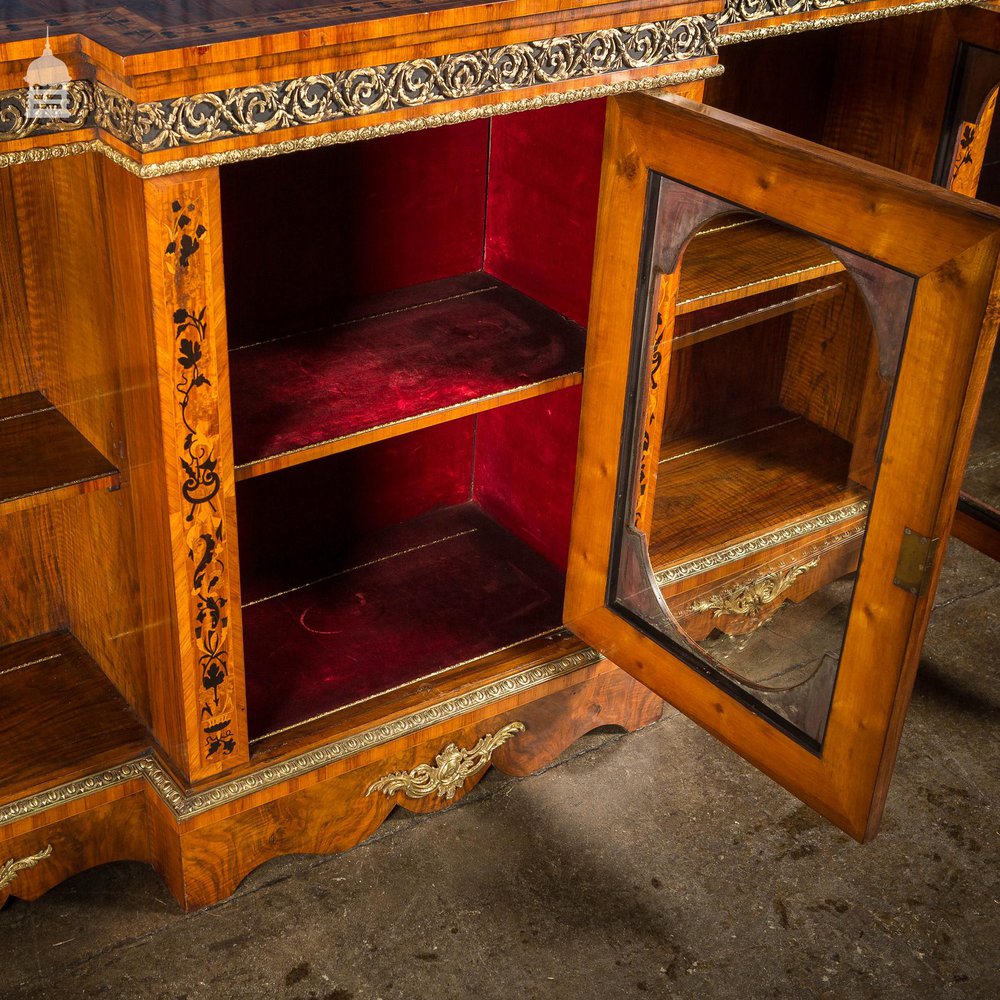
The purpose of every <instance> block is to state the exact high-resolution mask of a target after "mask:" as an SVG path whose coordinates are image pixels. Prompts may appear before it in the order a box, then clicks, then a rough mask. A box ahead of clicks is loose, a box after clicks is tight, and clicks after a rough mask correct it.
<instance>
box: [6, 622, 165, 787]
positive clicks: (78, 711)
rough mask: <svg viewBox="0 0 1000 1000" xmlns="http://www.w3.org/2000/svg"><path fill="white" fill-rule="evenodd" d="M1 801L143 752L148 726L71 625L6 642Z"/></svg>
mask: <svg viewBox="0 0 1000 1000" xmlns="http://www.w3.org/2000/svg"><path fill="white" fill-rule="evenodd" d="M0 705H3V709H4V710H3V712H2V713H0V803H7V802H11V801H14V800H15V799H19V798H23V797H25V796H27V795H33V794H34V793H36V792H38V791H41V790H42V789H44V788H52V787H54V786H56V785H60V784H63V783H64V782H67V781H73V780H75V779H77V778H83V777H86V776H88V775H91V774H96V773H98V772H100V771H103V770H106V769H107V768H109V767H114V766H115V765H117V764H121V763H124V762H125V761H127V760H131V759H133V758H134V757H136V756H138V755H139V754H141V753H142V752H143V751H144V750H146V749H147V748H148V747H149V745H150V738H149V735H148V733H147V732H146V729H145V727H144V726H143V725H142V723H140V722H139V721H138V720H137V719H136V718H135V716H134V715H132V713H131V711H129V708H128V706H127V705H126V704H125V701H124V700H123V699H122V697H121V695H119V694H118V692H117V691H116V690H115V688H114V687H113V686H112V684H111V682H110V681H109V680H108V679H107V678H106V677H105V676H104V674H103V673H102V672H101V670H100V668H99V667H98V666H97V664H96V663H94V661H93V660H92V659H91V658H90V657H89V656H88V655H87V652H86V651H85V650H84V648H83V647H82V646H81V645H80V644H79V643H78V642H77V641H76V639H74V638H73V636H71V635H69V634H68V633H65V632H60V633H51V634H48V635H43V636H38V637H36V638H34V639H26V640H24V641H23V642H18V643H14V644H13V645H9V646H5V647H3V648H0Z"/></svg>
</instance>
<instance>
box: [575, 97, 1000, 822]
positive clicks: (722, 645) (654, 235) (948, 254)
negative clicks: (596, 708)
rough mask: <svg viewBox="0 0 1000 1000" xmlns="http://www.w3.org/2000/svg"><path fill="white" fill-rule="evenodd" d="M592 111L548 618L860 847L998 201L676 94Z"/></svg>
mask: <svg viewBox="0 0 1000 1000" xmlns="http://www.w3.org/2000/svg"><path fill="white" fill-rule="evenodd" d="M608 114H609V118H608V126H607V135H606V145H605V163H604V174H603V180H602V185H603V186H602V191H601V215H600V228H599V232H598V240H597V248H598V249H597V261H596V266H595V279H594V298H593V301H592V305H591V314H590V329H589V343H588V349H587V351H588V353H587V359H586V368H585V380H584V381H585V391H584V403H583V418H582V431H581V441H580V457H579V465H578V469H579V471H578V475H577V488H576V498H575V507H574V514H573V538H572V547H571V557H570V566H569V575H568V581H567V597H566V609H565V610H566V616H565V620H566V623H567V624H568V625H569V626H570V628H572V629H573V631H575V632H576V633H577V634H578V635H580V636H581V637H582V638H583V639H585V640H586V641H587V642H589V643H591V644H592V645H593V646H595V647H596V648H598V649H599V650H600V651H601V652H603V653H604V654H605V655H606V656H607V657H608V658H609V659H611V660H612V661H613V662H615V663H616V664H618V665H619V666H620V667H622V668H623V669H625V670H627V671H628V672H630V673H631V674H633V675H634V676H636V677H637V678H639V679H640V680H641V681H643V682H644V683H645V684H646V685H648V686H649V687H650V688H651V689H653V690H654V691H656V692H657V693H658V694H659V695H661V696H662V697H663V698H665V699H666V700H668V701H669V702H671V703H672V704H674V705H676V706H677V707H678V708H679V709H681V711H683V712H684V713H685V714H687V715H688V716H690V717H691V718H692V719H694V720H695V721H697V722H698V723H700V724H701V725H702V726H704V727H705V728H706V729H708V730H709V731H711V732H712V733H714V734H715V735H716V736H718V737H719V738H720V739H722V740H723V741H724V742H726V743H727V744H728V745H729V746H731V747H732V748H733V749H734V750H736V751H737V752H739V753H740V754H742V755H743V756H744V757H746V758H747V759H748V760H750V761H751V762H752V763H753V764H755V765H756V766H758V767H759V768H761V769H762V770H763V771H765V772H766V773H768V774H769V775H771V776H772V777H773V778H774V779H776V780H777V781H779V782H780V783H781V784H782V785H784V786H785V787H786V788H788V789H789V790H790V791H791V792H793V793H794V794H795V795H797V796H798V797H800V798H801V799H803V800H804V801H805V802H807V803H809V804H810V805H811V806H813V807H814V808H815V809H817V810H818V811H819V812H821V813H823V814H824V815H826V816H827V817H829V818H830V819H831V820H832V821H833V822H834V823H836V824H837V825H838V826H840V827H842V828H843V829H844V830H845V831H847V832H848V833H850V834H851V835H852V836H854V837H856V838H858V839H865V838H867V837H870V836H872V835H873V834H874V833H875V832H876V830H877V827H878V822H879V819H880V817H881V812H882V808H883V805H884V801H885V795H886V791H887V788H888V783H889V777H890V775H891V771H892V767H893V763H894V759H895V753H896V748H897V745H898V742H899V737H900V733H901V730H902V724H903V718H904V715H905V712H906V708H907V704H908V701H909V696H910V691H911V688H912V685H913V680H914V676H915V673H916V669H917V662H918V658H919V655H920V647H921V644H922V641H923V635H924V630H925V627H926V623H927V618H928V615H929V612H930V608H931V602H932V597H933V593H934V586H935V583H936V580H937V575H938V573H939V570H940V565H941V560H942V557H943V554H944V553H943V550H944V545H943V544H941V543H940V541H941V540H942V539H945V538H946V537H947V534H948V531H949V528H950V519H951V517H952V513H953V511H954V507H955V499H956V496H957V493H958V486H959V482H960V480H961V474H962V469H963V468H964V463H965V457H966V454H967V451H968V445H969V439H970V435H971V431H972V427H973V424H974V421H975V417H976V413H977V410H978V406H979V402H980V399H981V396H982V390H983V383H984V379H985V372H986V368H987V365H988V362H989V356H990V352H991V350H992V345H993V340H994V339H995V336H996V323H997V315H996V292H995V291H994V282H995V279H996V270H997V259H998V250H1000V214H998V213H997V212H996V211H995V210H993V209H991V208H989V207H988V206H985V205H982V204H979V203H977V202H973V201H970V200H968V199H963V198H959V197H956V196H954V195H952V194H949V193H946V192H942V191H941V190H940V189H938V188H935V187H932V186H931V185H929V184H924V183H922V182H918V181H914V180H911V179H909V178H906V177H903V176H901V175H898V174H895V173H892V172H891V171H887V170H884V169H882V168H879V167H875V166H872V165H870V164H867V163H864V162H862V161H859V160H855V159H853V158H851V157H848V156H845V155H843V154H840V153H836V152H831V151H829V150H826V149H824V148H822V147H820V146H816V145H813V144H811V143H807V142H803V141H800V140H797V139H793V138H791V137H788V136H785V135H783V134H781V133H778V132H775V131H773V130H770V129H765V128H762V127H759V126H756V125H754V124H752V123H749V122H746V121H743V120H741V119H738V118H734V117H733V116H731V115H728V114H725V113H722V112H718V111H715V110H712V109H709V108H706V107H703V106H702V105H699V104H696V103H693V102H690V101H687V100H685V99H683V98H678V97H666V96H662V97H656V96H649V95H641V96H636V95H633V96H628V97H624V98H620V99H616V100H613V101H611V102H610V106H609V112H608ZM633 291H634V294H633Z"/></svg>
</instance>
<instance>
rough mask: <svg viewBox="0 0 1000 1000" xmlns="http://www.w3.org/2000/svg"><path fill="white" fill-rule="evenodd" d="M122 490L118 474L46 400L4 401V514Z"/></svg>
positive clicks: (0, 418) (0, 504)
mask: <svg viewBox="0 0 1000 1000" xmlns="http://www.w3.org/2000/svg"><path fill="white" fill-rule="evenodd" d="M117 485H118V470H117V469H116V468H115V467H114V466H113V465H112V464H111V463H110V462H108V461H107V460H106V459H105V458H104V456H103V455H101V453H100V452H99V451H98V450H97V449H96V448H95V447H93V445H91V444H90V442H89V441H88V440H87V439H86V438H85V437H84V436H83V435H82V434H81V433H80V432H79V431H78V430H77V429H76V428H75V427H74V426H73V425H72V424H71V423H70V422H69V421H68V420H67V419H66V418H65V417H64V416H63V415H62V414H61V413H60V412H59V411H58V410H57V409H56V408H55V407H54V406H53V405H52V404H51V403H50V402H49V401H48V400H47V399H46V398H45V397H44V396H43V395H41V393H37V392H28V393H24V394H23V395H20V396H10V397H8V398H6V399H0V513H5V514H6V513H11V512H13V511H16V510H24V509H25V508H27V507H35V506H37V505H39V504H43V503H49V502H51V501H54V500H62V499H64V498H66V497H70V496H76V495H77V494H80V493H89V492H91V491H93V490H99V489H102V488H109V487H112V486H117Z"/></svg>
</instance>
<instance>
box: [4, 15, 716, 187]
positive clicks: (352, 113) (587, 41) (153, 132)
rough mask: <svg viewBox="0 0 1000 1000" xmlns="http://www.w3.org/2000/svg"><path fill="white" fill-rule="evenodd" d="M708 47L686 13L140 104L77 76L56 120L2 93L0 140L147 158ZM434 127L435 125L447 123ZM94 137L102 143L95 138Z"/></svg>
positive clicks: (625, 85) (707, 36) (567, 78)
mask: <svg viewBox="0 0 1000 1000" xmlns="http://www.w3.org/2000/svg"><path fill="white" fill-rule="evenodd" d="M715 52H716V34H715V24H714V21H713V19H712V18H710V17H703V16H693V17H681V18H674V19H672V20H666V21H653V22H647V23H644V24H638V25H631V26H626V27H620V28H608V29H602V30H598V31H590V32H581V33H577V34H569V35H562V36H559V37H556V38H546V39H543V40H541V41H537V42H523V43H516V44H510V45H501V46H497V47H494V48H488V49H478V50H475V51H470V52H458V53H452V54H448V55H443V56H435V57H429V58H423V59H414V60H410V61H407V62H400V63H393V64H388V65H381V66H371V67H361V68H358V69H352V70H344V71H340V72H335V73H319V74H314V75H312V76H307V77H302V78H299V79H293V80H283V81H279V82H275V83H260V84H255V85H253V86H249V87H236V88H230V89H228V90H223V91H214V92H211V93H203V94H194V95H190V96H182V97H176V98H171V99H169V100H163V101H152V102H148V103H136V102H134V101H132V100H130V99H129V98H127V97H125V96H123V95H122V94H120V93H118V92H116V91H114V90H112V89H110V88H109V87H107V86H105V85H104V84H103V83H95V82H92V81H89V80H78V81H74V82H72V83H71V84H70V85H69V96H70V100H69V106H68V108H67V111H68V115H67V117H65V118H64V119H60V120H49V119H38V120H33V119H31V118H29V116H28V92H27V90H26V89H19V90H11V91H7V92H5V93H2V94H0V141H13V140H21V139H26V138H30V137H32V136H42V135H51V134H57V133H59V134H66V133H71V132H74V131H82V130H85V129H96V130H97V132H98V133H100V132H104V133H106V134H108V135H111V136H114V137H115V138H116V139H118V140H119V141H121V142H122V143H124V144H125V145H126V146H127V147H128V148H129V149H130V150H133V151H134V152H136V153H138V154H148V153H156V152H163V151H166V150H171V149H181V148H186V147H191V146H195V145H199V144H203V143H207V142H217V141H219V140H225V139H233V138H238V137H242V136H255V135H267V134H268V133H271V132H277V131H280V130H284V129H289V128H296V127H302V126H316V125H323V124H327V123H330V122H334V121H339V120H343V119H349V118H356V117H362V116H369V115H374V114H380V113H384V112H389V111H397V110H401V109H408V108H422V107H427V106H429V105H434V104H441V103H447V102H449V101H456V100H464V99H468V98H475V97H483V96H489V95H494V94H507V93H514V92H516V91H518V90H523V89H525V88H528V87H537V86H545V85H558V84H564V83H572V82H575V81H585V80H587V79H588V78H594V77H600V76H606V75H608V74H613V73H619V72H628V71H634V70H657V69H659V68H664V69H666V68H667V67H669V66H670V64H672V63H677V62H687V61H691V60H694V59H701V58H705V57H709V56H713V55H715ZM713 68H714V67H708V68H707V69H709V70H711V69H713ZM695 73H697V74H699V75H691V74H684V75H683V76H681V75H679V74H678V75H676V79H675V78H674V77H672V76H670V75H669V74H667V75H666V76H664V75H658V76H656V77H654V78H653V79H651V80H642V81H636V80H624V81H621V82H620V83H616V84H609V85H606V86H607V87H608V89H607V90H605V89H604V88H603V87H601V88H597V87H595V88H590V90H589V93H586V94H581V93H580V92H579V91H576V92H571V93H567V94H549V95H543V96H542V97H541V98H540V99H538V104H537V105H532V106H544V104H547V103H561V101H560V100H559V99H561V100H562V101H568V100H579V99H581V97H583V96H599V95H602V94H605V93H614V92H617V90H618V89H621V90H626V89H637V88H638V87H640V86H643V85H645V86H647V87H650V86H666V85H669V84H674V83H682V82H686V81H687V80H693V79H698V78H699V76H700V75H707V74H705V70H704V69H703V70H700V71H695ZM585 89H586V88H585ZM598 91H599V93H597V92H598ZM530 100H531V99H529V101H530ZM515 103H517V104H519V105H521V106H522V107H523V106H525V105H528V101H520V102H515ZM490 110H491V109H484V108H475V109H469V110H468V112H458V114H460V115H461V114H467V115H468V117H481V116H482V115H483V114H488V113H490ZM492 110H493V111H494V112H496V111H504V112H506V111H508V110H510V106H509V105H506V104H505V105H504V106H503V107H502V108H494V109H492ZM441 117H442V118H444V117H445V116H441ZM449 120H450V119H449ZM421 121H422V124H423V125H424V126H426V125H427V124H430V122H429V120H428V119H422V120H421ZM393 124H400V125H403V124H408V123H393ZM434 124H443V121H438V122H434ZM411 127H413V126H411ZM355 137H356V138H360V137H363V136H358V135H355ZM322 138H324V136H310V137H307V139H306V140H304V143H308V142H309V141H310V140H312V141H313V144H316V140H317V139H322ZM92 141H97V142H100V140H99V139H98V140H92ZM293 141H294V140H293ZM341 141H344V140H341ZM101 145H102V146H104V147H105V148H104V149H102V150H101V152H106V151H107V150H108V149H110V147H107V145H106V144H104V143H101ZM282 147H283V148H282V149H281V150H279V151H282V152H283V151H286V149H288V148H291V146H290V143H282ZM56 148H59V147H51V148H49V149H44V150H42V149H38V150H29V151H27V152H28V153H33V154H35V155H34V156H26V157H21V156H19V154H20V151H18V152H16V153H7V154H0V166H3V165H6V164H9V163H12V162H24V161H25V160H29V159H41V158H47V156H54V155H66V154H64V153H58V152H56ZM88 148H90V145H89V144H88ZM262 148H268V147H254V148H253V149H250V150H232V151H230V152H231V154H237V155H233V156H232V158H234V159H236V158H241V156H245V157H246V158H251V157H252V156H260V155H263V154H262V153H261V152H259V151H258V150H260V149H262ZM75 151H76V150H74V152H75ZM223 155H228V154H223ZM118 157H119V158H120V159H121V160H123V161H125V164H123V165H126V164H129V163H131V164H132V167H133V168H135V167H138V165H137V164H134V163H133V161H131V160H130V158H129V157H127V156H123V155H122V154H120V153H119V154H118ZM197 159H201V158H197ZM198 165H199V166H203V165H205V164H203V163H200V164H198ZM146 166H147V167H153V168H159V169H158V170H157V171H156V172H157V173H168V172H169V173H172V172H176V171H177V170H187V169H193V167H192V166H190V165H188V163H187V162H186V161H174V162H173V163H171V164H169V166H170V168H171V169H170V170H164V169H163V168H164V167H165V166H167V165H166V164H163V163H157V164H149V165H146ZM136 172H139V173H141V174H142V175H143V176H147V173H146V168H143V167H139V169H138V170H137V171H136ZM150 173H152V171H150Z"/></svg>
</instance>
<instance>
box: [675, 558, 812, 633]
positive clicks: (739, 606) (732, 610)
mask: <svg viewBox="0 0 1000 1000" xmlns="http://www.w3.org/2000/svg"><path fill="white" fill-rule="evenodd" d="M818 565H819V559H813V561H812V562H807V563H803V564H802V565H801V566H795V567H794V568H792V569H789V570H784V571H781V570H776V571H775V572H773V573H766V574H765V575H764V576H762V577H759V578H758V579H756V580H752V581H751V582H750V583H741V584H739V585H738V586H735V587H730V588H729V590H724V591H722V593H720V594H713V595H712V596H711V597H707V598H704V599H702V600H700V601H695V602H694V603H693V604H692V605H691V610H692V611H711V612H712V617H713V618H721V617H722V616H723V615H737V616H738V617H740V618H757V617H759V616H760V613H761V611H763V610H764V608H766V607H767V605H769V604H773V603H774V602H775V601H776V600H777V599H778V598H779V597H780V596H781V595H782V594H783V593H785V591H786V590H788V589H789V588H790V587H791V585H792V584H793V583H794V582H795V581H796V580H797V579H798V578H799V577H800V576H802V574H803V573H807V572H808V571H809V570H811V569H814V568H815V567H817V566H818Z"/></svg>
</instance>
